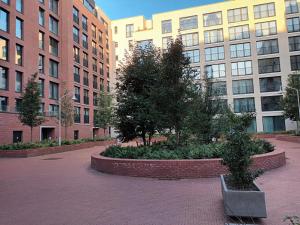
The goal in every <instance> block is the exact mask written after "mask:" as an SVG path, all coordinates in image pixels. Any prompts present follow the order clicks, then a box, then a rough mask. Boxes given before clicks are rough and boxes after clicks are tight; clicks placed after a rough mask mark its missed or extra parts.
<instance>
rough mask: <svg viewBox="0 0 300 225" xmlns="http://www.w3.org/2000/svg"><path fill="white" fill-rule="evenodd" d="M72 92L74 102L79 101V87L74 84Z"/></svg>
mask: <svg viewBox="0 0 300 225" xmlns="http://www.w3.org/2000/svg"><path fill="white" fill-rule="evenodd" d="M74 93H75V102H77V103H80V88H79V87H76V86H75V87H74Z"/></svg>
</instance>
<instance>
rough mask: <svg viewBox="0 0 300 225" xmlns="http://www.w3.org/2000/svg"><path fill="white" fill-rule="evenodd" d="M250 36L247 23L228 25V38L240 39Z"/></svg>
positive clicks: (232, 39)
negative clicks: (234, 25)
mask: <svg viewBox="0 0 300 225" xmlns="http://www.w3.org/2000/svg"><path fill="white" fill-rule="evenodd" d="M248 38H250V32H249V25H243V26H236V27H229V40H230V41H234V40H241V39H248Z"/></svg>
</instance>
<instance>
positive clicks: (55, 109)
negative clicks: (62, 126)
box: [49, 104, 59, 116]
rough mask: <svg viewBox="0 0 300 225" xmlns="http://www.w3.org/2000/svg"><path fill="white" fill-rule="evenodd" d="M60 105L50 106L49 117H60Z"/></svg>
mask: <svg viewBox="0 0 300 225" xmlns="http://www.w3.org/2000/svg"><path fill="white" fill-rule="evenodd" d="M58 110H59V109H58V105H53V104H50V105H49V116H58Z"/></svg>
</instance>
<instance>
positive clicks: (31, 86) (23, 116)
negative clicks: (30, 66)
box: [19, 73, 44, 142]
mask: <svg viewBox="0 0 300 225" xmlns="http://www.w3.org/2000/svg"><path fill="white" fill-rule="evenodd" d="M36 78H37V73H36V74H34V75H32V77H31V79H30V80H29V81H28V83H27V86H26V88H25V91H24V93H23V95H22V102H21V105H20V114H19V119H20V121H21V123H22V124H24V125H26V126H29V127H30V140H31V142H32V130H33V127H37V126H39V125H41V124H42V123H43V122H44V117H42V116H41V113H40V105H41V98H40V89H39V85H38V83H37V81H36Z"/></svg>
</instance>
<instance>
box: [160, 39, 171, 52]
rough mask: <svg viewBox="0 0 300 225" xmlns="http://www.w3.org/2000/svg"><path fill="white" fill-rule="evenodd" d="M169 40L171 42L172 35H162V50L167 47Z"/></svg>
mask: <svg viewBox="0 0 300 225" xmlns="http://www.w3.org/2000/svg"><path fill="white" fill-rule="evenodd" d="M171 42H172V37H163V38H162V49H163V50H166V49H168V47H169V45H170V44H171Z"/></svg>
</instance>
